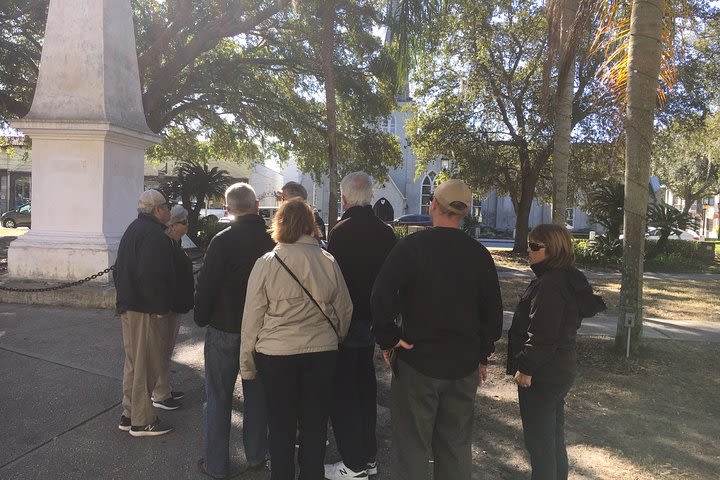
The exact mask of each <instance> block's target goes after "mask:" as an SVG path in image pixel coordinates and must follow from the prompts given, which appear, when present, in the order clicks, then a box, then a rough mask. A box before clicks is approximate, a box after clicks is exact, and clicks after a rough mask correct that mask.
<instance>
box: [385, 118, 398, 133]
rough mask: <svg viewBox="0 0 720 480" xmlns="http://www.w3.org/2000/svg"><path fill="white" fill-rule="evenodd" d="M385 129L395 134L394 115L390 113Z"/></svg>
mask: <svg viewBox="0 0 720 480" xmlns="http://www.w3.org/2000/svg"><path fill="white" fill-rule="evenodd" d="M385 130H386V131H387V132H388V133H389V134H390V135H397V134H396V133H395V116H394V115H390V117H388V119H387V122H386V123H385Z"/></svg>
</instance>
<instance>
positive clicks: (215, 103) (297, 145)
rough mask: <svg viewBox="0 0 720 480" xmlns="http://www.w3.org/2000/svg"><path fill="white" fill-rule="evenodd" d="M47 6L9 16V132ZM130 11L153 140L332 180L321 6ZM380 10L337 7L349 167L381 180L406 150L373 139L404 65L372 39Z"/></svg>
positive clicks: (151, 1)
mask: <svg viewBox="0 0 720 480" xmlns="http://www.w3.org/2000/svg"><path fill="white" fill-rule="evenodd" d="M47 5H48V0H9V1H8V2H3V3H2V6H0V29H1V31H2V36H0V41H1V42H2V44H0V46H1V47H2V49H1V50H0V58H2V67H0V122H3V123H7V121H8V120H9V119H12V118H17V117H21V116H23V115H24V114H25V113H27V111H28V109H29V107H30V103H31V101H32V95H33V91H34V85H35V81H36V77H37V68H38V64H39V60H40V52H41V47H42V38H43V33H44V27H45V19H46V16H47ZM132 6H133V11H134V17H135V18H134V20H135V30H136V39H137V50H138V64H139V68H140V77H141V84H142V96H143V104H144V107H145V113H146V118H147V121H148V126H149V127H150V128H151V129H152V130H153V131H155V132H162V131H165V130H166V129H168V128H181V129H183V130H186V131H194V132H196V133H197V134H198V135H201V136H202V137H203V138H206V139H209V140H210V141H212V142H213V143H214V144H215V145H216V146H222V149H221V150H222V151H223V152H224V153H227V154H230V153H232V154H233V157H234V158H236V159H238V160H241V161H249V162H252V161H256V162H261V161H263V160H265V159H266V158H267V157H269V156H274V157H276V158H277V159H279V160H281V161H282V160H285V159H287V158H288V157H289V155H290V152H292V153H293V155H295V156H296V158H297V160H298V164H299V165H300V167H301V169H303V170H305V171H311V172H313V173H315V174H316V176H318V177H319V176H320V175H321V174H322V173H323V172H324V171H325V170H326V167H325V159H326V155H325V151H326V146H325V145H326V126H325V116H324V102H323V99H322V92H323V87H322V85H323V82H322V80H323V71H322V64H321V60H320V49H321V45H322V38H321V37H320V30H321V28H320V25H321V22H320V12H319V10H318V3H316V2H292V3H291V2H289V1H287V0H275V1H272V0H248V1H242V0H166V1H160V0H133V2H132ZM376 7H377V6H376V3H375V2H373V1H371V0H356V1H352V2H343V3H342V4H341V5H339V6H338V9H337V18H336V27H335V28H336V30H335V31H336V35H337V36H338V37H339V41H338V42H337V45H338V46H337V47H336V50H335V56H334V58H335V61H336V65H335V68H336V72H337V96H338V145H339V151H340V159H341V161H344V162H346V163H345V164H344V165H342V167H343V168H348V169H349V168H364V169H366V170H368V173H371V174H373V175H375V176H377V177H378V178H380V179H383V178H385V176H386V171H387V167H388V166H394V165H396V164H397V163H398V162H399V161H400V150H399V145H397V141H396V140H395V138H393V137H392V136H390V135H388V134H387V133H384V132H382V131H380V130H379V129H377V128H375V126H376V125H378V124H380V122H381V121H382V120H383V119H384V118H386V117H387V115H388V114H389V113H390V111H391V109H392V108H393V106H394V99H393V96H394V92H395V90H396V84H397V81H396V74H395V73H396V70H395V65H394V63H393V61H392V60H391V59H390V57H389V56H388V55H387V52H385V50H383V48H382V45H381V42H380V40H379V38H378V37H377V36H376V35H374V34H373V29H374V28H375V26H376V25H377V23H378V21H379V19H380V13H379V11H378V9H377V8H376ZM345 165H348V166H347V167H345Z"/></svg>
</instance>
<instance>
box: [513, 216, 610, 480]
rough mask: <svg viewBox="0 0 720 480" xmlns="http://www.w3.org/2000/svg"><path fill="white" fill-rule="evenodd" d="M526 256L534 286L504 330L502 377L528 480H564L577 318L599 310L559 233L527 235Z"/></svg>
mask: <svg viewBox="0 0 720 480" xmlns="http://www.w3.org/2000/svg"><path fill="white" fill-rule="evenodd" d="M528 256H529V262H530V268H532V270H533V272H534V273H535V279H533V280H532V281H531V282H530V285H529V286H528V287H527V289H526V290H525V293H523V295H522V296H521V297H520V302H519V303H518V306H517V308H516V309H515V315H514V316H513V321H512V326H511V327H510V330H509V331H508V362H507V373H508V374H510V375H514V376H515V383H516V384H517V386H518V399H519V403H520V416H521V417H522V425H523V434H524V437H525V446H526V448H527V449H528V452H529V453H530V463H531V465H532V479H533V480H559V479H567V476H568V459H567V452H566V449H565V434H564V429H565V426H564V422H565V420H564V415H565V412H564V410H565V396H566V395H567V393H568V391H569V390H570V387H571V386H572V384H573V380H574V378H575V373H576V368H577V366H576V364H577V358H576V342H575V337H576V334H577V330H578V328H580V323H581V321H582V318H587V317H592V316H593V315H595V314H596V313H598V312H600V311H603V310H605V309H606V306H605V302H603V300H602V299H601V298H600V297H599V296H597V295H594V294H593V291H592V287H591V286H590V284H589V283H588V281H587V279H586V278H585V275H583V273H582V272H580V271H579V270H578V269H577V268H575V266H574V264H575V251H574V248H573V244H572V238H571V237H570V234H569V233H568V231H567V230H566V229H565V227H563V226H560V225H549V224H544V225H538V226H536V227H535V228H533V229H532V231H531V232H530V235H529V243H528Z"/></svg>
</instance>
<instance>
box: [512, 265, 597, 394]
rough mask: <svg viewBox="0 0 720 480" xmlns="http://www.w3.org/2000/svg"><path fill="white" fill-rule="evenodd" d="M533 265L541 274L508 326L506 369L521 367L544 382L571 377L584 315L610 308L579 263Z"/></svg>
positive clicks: (535, 378) (590, 315)
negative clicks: (596, 293)
mask: <svg viewBox="0 0 720 480" xmlns="http://www.w3.org/2000/svg"><path fill="white" fill-rule="evenodd" d="M531 268H532V270H533V272H535V275H536V276H537V277H536V278H535V279H534V280H533V281H532V282H530V285H529V286H528V288H527V289H526V290H525V293H523V295H522V296H521V297H520V302H519V303H518V306H517V308H516V309H515V315H513V321H512V325H511V327H510V330H508V364H507V373H508V374H510V375H514V374H515V372H516V371H518V370H519V371H520V372H522V373H524V374H525V375H531V376H532V377H533V381H540V382H552V383H564V382H568V381H572V379H573V377H574V376H575V371H576V369H577V354H576V345H575V339H576V335H577V330H578V328H580V324H581V322H582V319H583V318H587V317H592V316H594V315H595V314H596V313H598V312H601V311H603V310H605V309H606V308H607V307H606V306H605V302H603V300H602V299H601V298H600V297H598V296H597V295H594V294H593V291H592V287H591V286H590V284H589V283H588V281H587V279H586V278H585V275H583V273H582V272H580V271H579V270H578V269H577V268H575V267H568V268H562V269H558V268H551V267H549V266H548V265H547V264H546V263H545V262H540V263H536V264H534V265H531Z"/></svg>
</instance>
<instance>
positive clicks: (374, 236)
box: [325, 172, 395, 480]
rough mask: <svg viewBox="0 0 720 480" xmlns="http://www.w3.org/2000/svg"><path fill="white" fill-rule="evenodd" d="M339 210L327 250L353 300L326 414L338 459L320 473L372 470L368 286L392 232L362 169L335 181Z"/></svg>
mask: <svg viewBox="0 0 720 480" xmlns="http://www.w3.org/2000/svg"><path fill="white" fill-rule="evenodd" d="M340 192H341V199H342V203H343V207H344V208H345V213H344V214H343V216H342V219H341V220H340V222H338V224H337V225H335V227H334V228H333V229H332V231H331V232H330V235H329V240H328V252H330V253H331V254H332V255H333V256H334V257H335V259H336V260H337V262H338V265H339V266H340V269H341V270H342V272H343V277H344V278H345V283H346V284H347V287H348V290H349V291H350V296H351V297H352V302H353V315H352V322H351V323H350V330H349V331H348V334H347V336H346V337H345V340H344V341H343V343H342V344H341V345H340V346H339V348H338V360H337V366H336V370H335V379H334V391H333V408H332V411H331V418H332V424H333V431H334V432H335V441H336V443H337V447H338V451H339V452H340V456H341V457H342V461H341V462H338V463H335V464H332V465H326V466H325V478H327V479H330V480H335V479H343V478H366V477H367V475H374V474H376V473H377V464H376V461H375V458H376V453H377V440H376V438H375V423H376V417H377V400H376V395H377V381H376V378H375V364H374V360H373V359H374V353H375V346H374V345H375V344H374V339H373V336H372V333H371V331H370V327H371V325H372V318H371V316H370V292H371V290H372V286H373V283H374V282H375V277H376V276H377V274H378V272H379V271H380V267H382V264H383V262H384V261H385V257H387V256H388V254H389V253H390V250H392V248H393V247H394V246H395V235H394V233H393V231H392V228H390V227H389V226H388V225H385V223H383V221H382V220H380V219H379V218H378V217H377V216H376V215H375V213H373V209H372V207H371V206H370V201H371V200H372V196H373V187H372V179H371V178H370V176H369V175H367V174H366V173H363V172H354V173H350V174H348V175H347V176H346V177H345V178H343V180H342V182H341V183H340Z"/></svg>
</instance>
